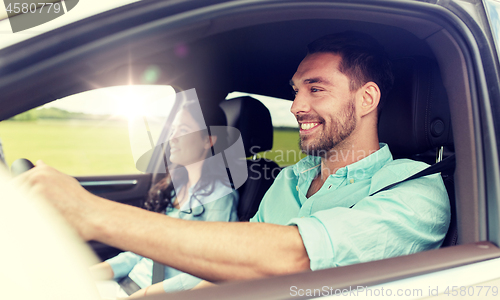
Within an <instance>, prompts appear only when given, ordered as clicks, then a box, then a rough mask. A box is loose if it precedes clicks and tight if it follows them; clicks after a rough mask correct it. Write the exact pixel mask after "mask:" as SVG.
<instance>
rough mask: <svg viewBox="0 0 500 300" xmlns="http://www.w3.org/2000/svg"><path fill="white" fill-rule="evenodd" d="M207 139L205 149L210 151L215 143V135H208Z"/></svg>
mask: <svg viewBox="0 0 500 300" xmlns="http://www.w3.org/2000/svg"><path fill="white" fill-rule="evenodd" d="M207 138H208V139H207V140H208V141H207V143H205V149H210V148H211V147H213V146H214V145H215V143H216V142H217V136H216V135H209V136H208V137H207Z"/></svg>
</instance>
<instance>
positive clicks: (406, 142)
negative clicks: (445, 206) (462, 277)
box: [378, 57, 458, 246]
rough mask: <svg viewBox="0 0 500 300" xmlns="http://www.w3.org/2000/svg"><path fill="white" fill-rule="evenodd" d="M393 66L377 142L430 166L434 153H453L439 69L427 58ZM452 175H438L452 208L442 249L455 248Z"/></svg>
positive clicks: (446, 99)
mask: <svg viewBox="0 0 500 300" xmlns="http://www.w3.org/2000/svg"><path fill="white" fill-rule="evenodd" d="M393 63H394V66H393V70H394V77H395V81H394V88H393V90H392V91H391V92H390V93H389V94H388V97H387V99H386V101H385V103H384V105H383V107H382V110H381V113H380V116H379V124H378V131H379V140H380V141H381V142H385V143H387V144H388V145H389V147H390V149H391V152H392V153H393V156H394V158H412V159H416V160H422V161H425V162H427V163H430V164H432V163H434V162H435V158H434V157H435V154H436V152H437V151H442V150H443V149H447V151H453V134H452V128H451V116H450V110H449V106H448V96H447V94H446V89H445V87H444V85H443V81H442V79H441V75H440V72H439V67H438V65H437V63H436V62H435V61H433V60H432V59H429V58H426V57H408V58H402V59H398V60H395V61H394V62H393ZM429 153H431V155H430V156H429ZM429 157H431V159H430V160H429ZM453 174H454V168H452V169H450V170H446V171H444V172H442V173H441V175H442V177H443V180H444V183H445V186H446V189H447V191H448V197H449V198H450V206H451V223H450V228H449V230H448V233H447V235H446V237H445V241H444V242H443V246H450V245H454V244H456V241H457V236H458V233H457V225H456V208H455V207H456V206H455V190H454V183H453Z"/></svg>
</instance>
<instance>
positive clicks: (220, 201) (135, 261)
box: [106, 182, 239, 292]
mask: <svg viewBox="0 0 500 300" xmlns="http://www.w3.org/2000/svg"><path fill="white" fill-rule="evenodd" d="M188 197H189V199H192V189H190V190H189V195H188ZM208 197H209V198H210V201H206V200H207V199H204V198H203V199H199V201H201V203H203V206H200V205H199V203H198V202H196V203H193V204H192V206H194V207H193V208H192V213H189V207H185V206H183V209H182V210H179V209H175V208H171V209H167V211H166V214H167V215H168V216H170V217H173V218H179V219H184V220H194V221H225V222H227V221H238V215H237V211H238V199H239V197H238V193H237V192H236V191H234V190H232V189H231V187H228V186H226V185H224V184H222V183H221V182H216V183H215V185H214V188H213V191H212V193H211V194H210V195H209V196H208ZM205 198H206V197H205ZM213 199H217V200H215V201H213ZM203 207H204V208H205V212H204V213H203V214H202V215H201V216H196V215H197V214H199V213H201V212H202V210H203ZM184 209H185V210H184ZM145 234H147V233H145ZM106 262H108V263H109V264H110V265H111V268H112V269H113V273H114V278H115V279H119V278H122V277H125V276H127V275H128V276H129V277H130V278H131V279H132V280H134V282H135V283H137V285H139V286H140V287H141V288H145V287H147V286H150V285H151V282H152V277H153V261H152V260H151V259H149V258H145V257H142V256H140V255H137V254H135V253H132V252H123V253H120V254H119V255H117V256H115V257H113V258H111V259H108V260H106ZM164 278H165V280H164V281H163V289H164V290H165V292H176V291H182V290H188V289H191V288H193V287H194V286H196V285H197V284H198V283H200V281H201V279H200V278H198V277H195V276H192V275H190V274H187V273H184V272H181V271H179V270H177V269H174V268H171V267H165V277H164Z"/></svg>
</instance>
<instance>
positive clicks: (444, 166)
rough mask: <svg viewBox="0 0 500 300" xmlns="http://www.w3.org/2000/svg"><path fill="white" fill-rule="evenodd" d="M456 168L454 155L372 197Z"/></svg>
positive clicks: (389, 186)
mask: <svg viewBox="0 0 500 300" xmlns="http://www.w3.org/2000/svg"><path fill="white" fill-rule="evenodd" d="M453 167H455V154H452V155H450V156H448V157H447V158H445V159H443V160H442V161H440V162H438V163H435V164H433V165H432V166H429V167H427V168H425V169H423V170H422V171H420V172H418V173H416V174H414V175H412V176H410V177H408V178H406V179H403V180H401V181H398V182H395V183H393V184H390V185H388V186H386V187H383V188H381V189H380V190H378V191H376V192H374V193H371V194H370V196H373V195H375V194H377V193H379V192H382V191H386V190H388V189H390V188H392V187H394V186H396V185H398V184H400V183H403V182H405V181H408V180H412V179H416V178H419V177H422V176H427V175H431V174H435V173H439V172H442V171H445V170H449V169H451V168H453ZM353 206H354V205H353Z"/></svg>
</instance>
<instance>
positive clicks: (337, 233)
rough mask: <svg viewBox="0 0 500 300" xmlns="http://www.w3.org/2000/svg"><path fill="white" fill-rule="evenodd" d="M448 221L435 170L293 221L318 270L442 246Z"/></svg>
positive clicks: (448, 212)
mask: <svg viewBox="0 0 500 300" xmlns="http://www.w3.org/2000/svg"><path fill="white" fill-rule="evenodd" d="M449 222H450V207H449V200H448V195H447V193H446V189H445V188H444V185H443V183H442V180H441V177H440V176H439V175H431V176H426V177H422V178H419V179H415V180H412V181H408V182H405V183H402V184H400V185H398V186H396V187H394V188H392V189H390V190H387V191H383V192H380V193H378V194H376V195H374V196H372V197H365V198H363V199H362V200H360V201H359V202H358V203H357V204H356V205H355V206H354V207H352V208H346V207H335V208H331V209H327V210H323V211H318V212H316V213H314V214H313V215H311V216H309V217H304V218H294V219H292V220H291V221H290V223H289V225H297V227H298V229H299V233H300V235H301V237H302V240H303V242H304V246H305V248H306V251H307V254H308V256H309V259H310V268H311V269H312V270H318V269H324V268H331V267H337V266H344V265H350V264H354V263H360V262H367V261H372V260H379V259H384V258H389V257H394V256H399V255H405V254H411V253H415V252H418V251H423V250H429V249H434V248H438V247H439V246H440V245H441V243H442V240H443V238H444V236H445V234H446V232H447V230H448V226H449Z"/></svg>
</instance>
